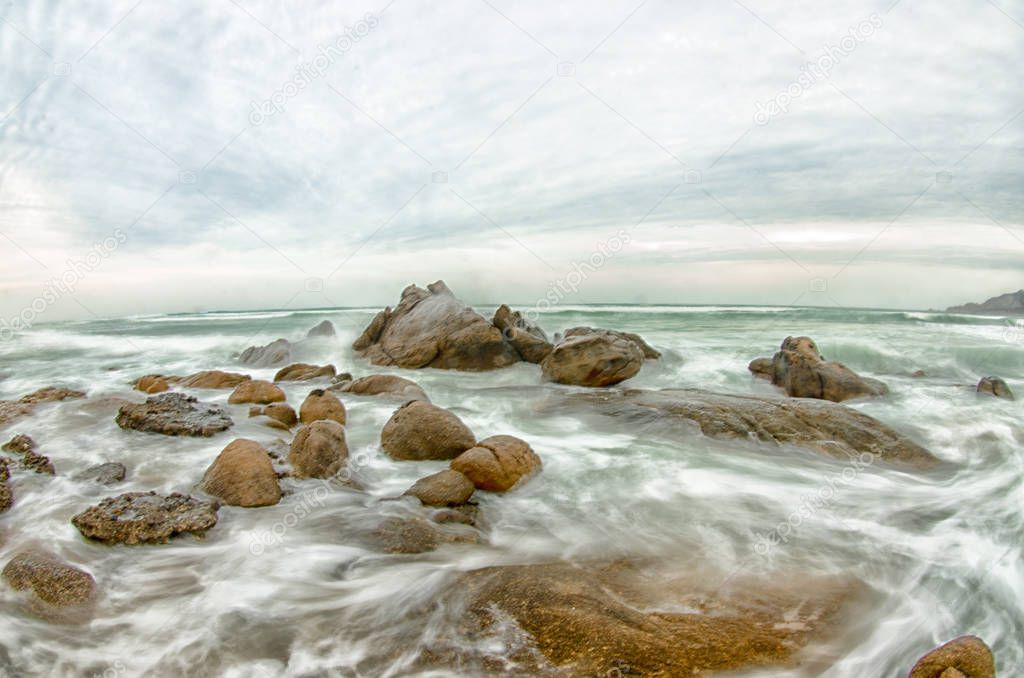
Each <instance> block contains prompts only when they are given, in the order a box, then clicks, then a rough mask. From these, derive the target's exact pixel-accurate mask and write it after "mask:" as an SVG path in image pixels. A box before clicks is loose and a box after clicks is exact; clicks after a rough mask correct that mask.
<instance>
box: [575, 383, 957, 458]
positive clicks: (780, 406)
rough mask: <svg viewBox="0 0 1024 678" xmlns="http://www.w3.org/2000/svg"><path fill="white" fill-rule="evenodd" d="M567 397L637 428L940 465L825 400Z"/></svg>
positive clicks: (694, 394) (615, 394)
mask: <svg viewBox="0 0 1024 678" xmlns="http://www.w3.org/2000/svg"><path fill="white" fill-rule="evenodd" d="M566 402H567V403H568V404H569V405H568V407H569V409H570V410H573V411H577V412H578V411H584V412H586V411H592V412H597V413H599V414H601V415H604V416H609V417H616V418H619V419H622V420H625V421H628V422H629V424H630V430H632V431H634V432H635V431H636V430H637V429H636V426H651V427H665V426H668V427H670V428H672V429H675V428H682V429H692V427H693V425H694V424H696V425H697V426H698V427H699V428H700V432H701V433H703V434H704V435H706V436H708V437H710V438H722V439H732V438H744V439H749V438H754V439H756V440H759V441H761V442H766V443H775V444H779V445H781V444H791V445H799V446H801V447H805V448H808V449H810V450H813V451H815V452H819V453H821V454H825V455H828V456H831V457H836V458H839V459H848V458H850V457H853V456H858V455H861V454H864V453H868V454H871V455H873V456H874V457H877V458H878V459H881V460H883V461H886V462H889V463H893V464H898V465H903V466H908V467H913V468H917V469H927V468H932V467H936V466H939V465H940V464H941V461H940V460H939V459H938V458H937V457H935V456H934V455H933V454H932V453H931V452H929V451H928V450H926V449H925V448H923V447H921V446H920V445H918V444H917V443H915V442H913V441H912V440H910V439H909V438H907V437H906V436H904V435H903V434H901V433H898V432H896V431H894V430H893V429H891V428H889V427H888V426H886V425H885V424H883V423H882V422H880V421H878V420H877V419H874V418H873V417H870V416H868V415H866V414H863V413H861V412H858V411H857V410H854V409H851V408H849V407H846V406H843V405H839V404H836V403H832V402H828V401H823V400H811V399H803V398H784V397H781V396H751V395H730V394H724V393H710V392H708V391H701V390H699V389H664V390H660V391H649V390H643V389H627V390H622V391H605V392H595V393H576V394H572V395H570V396H568V397H567V399H566ZM655 430H657V428H655Z"/></svg>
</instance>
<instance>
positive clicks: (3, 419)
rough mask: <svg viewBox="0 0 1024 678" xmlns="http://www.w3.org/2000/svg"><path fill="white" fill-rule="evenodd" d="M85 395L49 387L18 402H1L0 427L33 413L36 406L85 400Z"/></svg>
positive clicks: (23, 397)
mask: <svg viewBox="0 0 1024 678" xmlns="http://www.w3.org/2000/svg"><path fill="white" fill-rule="evenodd" d="M84 397H85V393H83V392H82V391H75V390H72V389H69V388H61V387H56V386H48V387H46V388H41V389H39V390H38V391H34V392H32V393H29V394H28V395H25V396H22V397H21V398H19V399H18V400H0V426H4V425H6V424H8V423H10V422H12V421H14V420H15V419H19V418H21V417H24V416H27V415H29V414H31V413H32V410H33V409H35V406H36V405H39V404H41V403H50V402H58V401H61V400H68V399H71V398H84Z"/></svg>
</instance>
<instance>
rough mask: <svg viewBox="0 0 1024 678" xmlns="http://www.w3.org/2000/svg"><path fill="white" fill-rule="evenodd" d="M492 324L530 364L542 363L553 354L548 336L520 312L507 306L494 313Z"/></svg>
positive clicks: (502, 306)
mask: <svg viewBox="0 0 1024 678" xmlns="http://www.w3.org/2000/svg"><path fill="white" fill-rule="evenodd" d="M491 324H493V325H494V326H495V327H497V328H498V329H499V330H501V333H502V334H503V335H504V337H505V339H506V340H508V342H509V343H510V344H512V346H513V347H514V348H515V349H516V351H517V352H518V353H519V356H520V357H521V358H522V359H523V360H525V361H526V362H528V363H538V364H539V363H540V362H541V361H542V360H544V358H547V357H548V354H549V353H551V349H552V346H551V342H550V341H548V336H547V335H546V334H545V333H544V330H542V329H541V328H540V327H538V326H537V325H535V324H533V323H531V322H530V321H529V320H527V319H526V318H524V317H523V315H522V314H521V313H520V312H519V311H513V310H512V309H510V308H509V307H508V306H506V305H505V304H502V305H501V306H499V307H498V310H497V311H495V312H494V318H493V319H492V320H491Z"/></svg>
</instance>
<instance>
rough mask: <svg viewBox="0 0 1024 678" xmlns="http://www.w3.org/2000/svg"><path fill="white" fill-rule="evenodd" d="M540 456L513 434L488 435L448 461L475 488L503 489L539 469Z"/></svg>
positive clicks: (508, 487) (493, 490)
mask: <svg viewBox="0 0 1024 678" xmlns="http://www.w3.org/2000/svg"><path fill="white" fill-rule="evenodd" d="M540 467H541V462H540V457H538V456H537V453H536V452H534V451H533V448H532V447H530V446H529V445H528V444H527V443H526V441H524V440H520V439H519V438H516V437H513V436H505V435H499V436H491V437H490V438H485V439H484V440H481V441H480V442H478V443H477V444H476V445H475V446H474V447H472V448H470V449H468V450H466V451H465V452H463V453H462V454H460V455H459V456H458V457H456V458H455V459H453V460H452V463H451V468H452V470H454V471H459V472H460V473H462V474H463V475H465V476H466V477H467V478H469V480H470V482H472V483H473V485H474V486H475V487H476V488H477V489H478V490H486V491H488V492H505V491H507V490H509V489H511V488H512V487H513V486H515V485H516V484H517V483H518V482H519V481H520V480H522V479H524V478H528V477H530V476H532V475H533V474H534V473H536V472H537V471H539V470H540Z"/></svg>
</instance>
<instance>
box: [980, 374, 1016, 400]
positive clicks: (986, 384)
mask: <svg viewBox="0 0 1024 678" xmlns="http://www.w3.org/2000/svg"><path fill="white" fill-rule="evenodd" d="M976 390H977V392H978V393H984V394H986V395H991V396H995V397H996V398H1004V399H1006V400H1013V399H1014V397H1013V391H1011V390H1010V387H1009V386H1007V384H1006V382H1005V381H1003V380H1002V379H1000V378H999V377H985V378H983V379H982V380H981V381H979V382H978V388H977V389H976Z"/></svg>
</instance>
